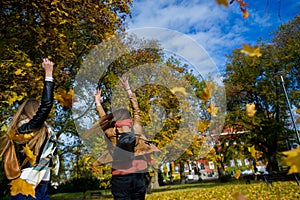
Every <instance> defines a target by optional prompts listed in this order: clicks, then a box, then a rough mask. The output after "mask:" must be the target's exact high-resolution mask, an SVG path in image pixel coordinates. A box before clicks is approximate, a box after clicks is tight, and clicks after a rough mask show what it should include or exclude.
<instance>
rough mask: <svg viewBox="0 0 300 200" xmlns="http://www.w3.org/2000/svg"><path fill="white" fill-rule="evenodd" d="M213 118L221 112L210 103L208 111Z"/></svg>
mask: <svg viewBox="0 0 300 200" xmlns="http://www.w3.org/2000/svg"><path fill="white" fill-rule="evenodd" d="M206 110H207V112H209V113H210V114H211V115H212V116H216V115H217V112H218V110H219V107H215V106H214V104H212V103H210V104H209V107H208V108H207V109H206Z"/></svg>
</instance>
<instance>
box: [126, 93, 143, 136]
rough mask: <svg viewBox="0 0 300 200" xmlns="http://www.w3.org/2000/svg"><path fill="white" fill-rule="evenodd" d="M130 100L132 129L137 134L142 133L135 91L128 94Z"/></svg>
mask: <svg viewBox="0 0 300 200" xmlns="http://www.w3.org/2000/svg"><path fill="white" fill-rule="evenodd" d="M129 98H130V101H131V104H132V107H133V126H134V131H135V133H137V134H142V118H141V111H140V108H139V104H138V101H137V99H136V95H135V93H132V94H131V95H130V96H129Z"/></svg>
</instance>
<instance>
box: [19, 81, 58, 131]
mask: <svg viewBox="0 0 300 200" xmlns="http://www.w3.org/2000/svg"><path fill="white" fill-rule="evenodd" d="M53 90H54V83H53V82H51V81H45V83H44V89H43V95H42V101H41V105H40V107H39V109H38V111H37V112H36V115H35V116H34V117H33V118H32V119H31V120H30V121H29V122H28V123H26V124H23V125H22V126H20V127H19V128H18V133H22V134H25V133H30V132H32V131H34V130H36V129H39V128H40V127H41V126H42V125H43V124H44V122H45V121H46V119H47V117H48V115H49V113H50V111H51V109H52V106H53Z"/></svg>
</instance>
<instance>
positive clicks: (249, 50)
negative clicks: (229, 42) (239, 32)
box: [215, 0, 262, 57]
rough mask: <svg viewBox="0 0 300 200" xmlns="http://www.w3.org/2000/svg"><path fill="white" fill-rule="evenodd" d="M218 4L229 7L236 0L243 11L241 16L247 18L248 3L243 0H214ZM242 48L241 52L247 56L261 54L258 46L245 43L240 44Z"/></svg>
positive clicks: (258, 55)
mask: <svg viewBox="0 0 300 200" xmlns="http://www.w3.org/2000/svg"><path fill="white" fill-rule="evenodd" d="M215 1H216V2H217V3H218V4H219V5H223V6H225V7H229V4H232V3H234V2H237V3H239V4H240V9H241V11H242V13H243V18H245V19H246V18H248V17H249V12H248V10H247V9H246V7H248V6H249V4H247V3H246V2H245V1H243V0H230V2H229V1H228V0H215ZM242 46H243V49H242V50H241V52H242V53H245V54H247V55H248V56H251V57H253V56H257V57H260V56H261V55H262V54H261V53H260V48H259V46H251V45H247V44H242Z"/></svg>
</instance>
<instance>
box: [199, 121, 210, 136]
mask: <svg viewBox="0 0 300 200" xmlns="http://www.w3.org/2000/svg"><path fill="white" fill-rule="evenodd" d="M208 127H209V121H208V120H204V121H198V131H199V132H200V133H204V132H205V131H206V129H207V128H208Z"/></svg>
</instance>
